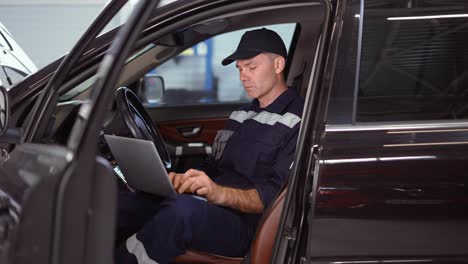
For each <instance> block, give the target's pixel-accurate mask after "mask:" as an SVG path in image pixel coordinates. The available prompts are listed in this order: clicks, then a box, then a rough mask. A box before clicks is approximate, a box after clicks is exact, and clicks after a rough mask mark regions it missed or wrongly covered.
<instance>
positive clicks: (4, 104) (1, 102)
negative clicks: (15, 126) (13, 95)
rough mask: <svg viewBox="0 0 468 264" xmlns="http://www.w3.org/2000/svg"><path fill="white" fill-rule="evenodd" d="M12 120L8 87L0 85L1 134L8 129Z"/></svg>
mask: <svg viewBox="0 0 468 264" xmlns="http://www.w3.org/2000/svg"><path fill="white" fill-rule="evenodd" d="M9 122H10V97H9V96H8V91H7V89H6V88H5V87H4V86H3V85H0V136H1V135H3V134H4V133H5V131H6V130H7V129H8V124H9Z"/></svg>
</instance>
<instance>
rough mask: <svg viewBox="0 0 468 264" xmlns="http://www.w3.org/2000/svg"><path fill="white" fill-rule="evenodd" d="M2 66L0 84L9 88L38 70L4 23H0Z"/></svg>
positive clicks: (0, 61) (0, 64)
mask: <svg viewBox="0 0 468 264" xmlns="http://www.w3.org/2000/svg"><path fill="white" fill-rule="evenodd" d="M0 67H2V71H0V77H1V78H0V81H1V83H0V84H1V85H3V86H5V87H6V88H7V89H9V88H10V87H11V86H13V85H14V84H16V83H18V82H19V81H21V80H23V79H24V78H25V77H26V76H28V75H30V74H32V73H34V72H36V71H37V67H36V65H34V63H33V62H32V60H31V59H30V58H29V56H28V55H27V54H26V52H24V50H23V49H22V48H21V47H20V46H19V45H18V43H16V41H15V40H14V39H13V36H12V35H11V33H10V32H9V31H8V30H7V29H6V27H5V26H4V25H3V24H2V23H0Z"/></svg>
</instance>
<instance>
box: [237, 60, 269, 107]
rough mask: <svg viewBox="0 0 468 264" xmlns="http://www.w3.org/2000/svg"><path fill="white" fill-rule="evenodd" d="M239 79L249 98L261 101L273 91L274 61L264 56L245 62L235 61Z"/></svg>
mask: <svg viewBox="0 0 468 264" xmlns="http://www.w3.org/2000/svg"><path fill="white" fill-rule="evenodd" d="M236 67H237V69H238V70H239V77H240V80H241V82H242V84H243V86H244V89H245V91H246V92H247V94H248V96H249V97H250V98H255V99H258V100H261V99H262V98H263V97H265V96H267V97H268V95H269V93H271V91H272V90H273V88H274V86H275V84H276V82H277V75H276V72H275V67H274V61H273V59H272V58H270V57H269V56H268V55H266V54H263V53H261V54H259V55H257V56H255V57H253V58H250V59H246V60H237V62H236Z"/></svg>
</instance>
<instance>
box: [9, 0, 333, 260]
mask: <svg viewBox="0 0 468 264" xmlns="http://www.w3.org/2000/svg"><path fill="white" fill-rule="evenodd" d="M324 17H325V16H324V11H323V7H322V6H321V5H320V4H319V3H318V2H309V1H303V2H298V3H289V4H283V5H271V6H269V7H258V8H255V7H250V8H245V7H243V8H239V10H237V11H223V12H220V13H218V14H217V15H216V16H213V15H212V14H211V13H210V14H203V15H200V16H193V17H190V16H189V18H187V19H185V20H184V19H181V21H179V23H177V25H174V26H173V27H175V28H176V30H172V31H170V32H168V33H167V34H166V35H165V36H164V37H162V38H159V39H154V38H152V34H153V33H152V32H151V30H152V28H151V26H149V27H147V28H146V29H145V30H144V31H143V33H142V34H141V37H140V39H139V41H138V42H137V47H136V48H135V49H134V52H133V53H132V56H131V57H130V58H128V59H127V61H126V63H125V66H124V69H123V71H122V73H121V74H120V78H119V81H118V85H117V87H115V90H116V91H118V90H117V88H118V87H126V88H127V89H125V90H130V91H132V92H133V93H134V94H136V95H137V96H139V95H140V92H141V89H140V87H141V85H142V83H141V81H142V78H143V77H144V76H145V75H146V74H148V73H149V72H150V71H151V70H153V69H155V68H156V69H157V68H158V66H160V65H164V63H165V62H167V61H169V60H170V59H171V58H174V57H175V56H176V55H178V54H180V53H182V52H184V51H185V50H187V49H189V48H190V47H192V46H194V45H196V44H197V43H200V42H202V41H205V40H207V39H210V38H212V37H215V36H218V35H221V34H224V33H228V32H232V31H236V30H245V29H250V28H255V27H262V26H265V27H268V25H275V24H283V23H294V24H295V30H294V34H293V37H292V41H291V44H290V46H289V47H288V50H289V54H288V58H287V68H286V76H287V83H288V85H290V86H291V87H293V89H296V90H297V91H298V93H299V94H300V95H301V96H303V97H306V94H307V92H308V89H309V87H310V85H311V83H310V81H309V80H311V79H312V78H311V77H312V76H311V75H312V72H313V67H314V63H315V61H314V59H315V57H316V55H317V47H318V44H319V39H320V36H321V31H322V26H323V20H324ZM150 22H151V21H150ZM114 33H115V31H110V32H109V33H107V34H108V35H112V34H114ZM102 38H104V39H105V38H106V34H104V35H103V36H102ZM95 52H96V53H95V54H98V55H96V58H95V59H94V60H88V61H86V60H84V59H83V60H82V62H80V64H79V67H77V69H79V68H81V69H83V70H81V71H79V70H75V71H72V73H71V74H70V76H69V78H68V81H67V82H66V83H65V84H64V85H63V86H62V87H61V88H60V89H59V94H60V98H59V101H58V103H57V107H56V108H55V111H54V115H53V118H52V120H51V121H50V122H49V125H48V129H46V132H45V134H44V136H43V141H44V142H46V143H50V144H57V145H66V143H67V140H68V139H69V137H70V133H71V131H72V127H73V124H74V122H75V120H76V118H77V116H78V113H79V110H80V106H81V105H83V103H85V102H86V100H87V98H89V96H90V93H91V91H92V88H93V86H94V79H95V74H96V70H97V68H98V65H99V63H98V62H99V61H100V59H101V58H102V57H101V56H100V55H102V53H99V52H100V51H99V50H98V51H95ZM88 55H89V54H86V56H88ZM226 55H227V54H226ZM89 61H91V62H89ZM214 63H220V62H214ZM231 67H234V66H232V65H231ZM160 77H161V78H162V79H163V80H164V77H165V76H160ZM42 85H45V82H44V81H42ZM140 99H141V97H140ZM117 101H118V100H117V99H116V100H115V102H114V103H113V104H112V106H111V107H110V109H109V111H108V112H107V113H106V119H105V122H104V123H103V124H102V129H101V131H102V132H101V137H100V141H99V144H100V145H99V155H100V156H101V157H103V158H105V159H107V160H108V161H109V162H110V163H111V164H112V166H113V167H114V172H116V174H117V175H118V172H117V171H118V164H117V162H116V161H115V159H114V158H113V156H112V154H111V153H110V151H109V148H108V146H107V144H106V142H105V140H104V139H103V135H105V134H112V135H118V136H125V137H135V135H134V134H132V133H131V129H129V127H128V124H126V122H125V120H124V118H122V116H121V111H120V109H119V106H118V103H117ZM244 104H245V102H244V101H243V102H236V101H234V102H221V103H219V102H215V103H200V104H188V105H178V106H170V105H161V106H158V105H156V106H148V105H146V107H145V110H146V112H147V113H148V115H149V117H150V119H151V121H152V123H153V124H154V125H155V127H157V129H158V130H159V133H160V134H161V136H162V138H163V139H164V141H165V142H166V147H167V149H168V151H169V153H170V156H171V158H172V161H173V167H172V168H171V170H172V171H176V172H182V171H183V170H184V169H186V168H188V167H190V166H193V165H194V164H196V163H197V162H200V161H201V160H203V159H204V158H206V155H207V152H205V151H202V152H197V151H194V152H192V153H190V152H187V151H185V150H184V152H187V153H188V154H187V155H177V151H178V150H180V146H188V145H191V146H195V147H196V146H202V148H203V149H206V148H205V147H206V146H210V145H211V144H212V143H213V139H214V136H215V134H216V131H217V130H220V129H222V128H223V126H224V123H225V121H226V120H227V119H228V116H229V113H230V112H231V111H233V110H236V109H237V108H238V107H239V106H241V105H244ZM29 107H30V106H28V104H26V103H24V104H21V105H20V106H19V107H17V109H15V110H16V112H17V113H21V114H17V115H16V116H14V117H13V118H14V119H15V122H17V123H22V122H25V120H26V119H27V113H28V111H27V110H28V109H30V108H29ZM193 126H196V127H200V128H201V131H200V132H199V133H197V135H195V136H193V135H190V136H188V137H187V136H184V134H183V133H184V132H186V131H184V128H187V127H188V128H190V129H189V130H190V131H191V128H192V127H193ZM200 144H201V145H200ZM178 147H179V148H178ZM160 153H161V152H160ZM174 161H177V162H174ZM118 182H119V188H120V190H125V189H126V186H125V184H124V183H123V182H122V181H120V180H119V181H118ZM102 184H104V183H102ZM286 190H287V188H286V187H285V188H283V190H282V192H281V193H280V194H279V195H278V197H277V199H276V201H275V202H274V203H273V204H272V206H270V208H268V210H266V212H265V213H264V216H263V218H262V223H261V224H260V225H259V228H258V230H257V235H256V237H255V239H254V242H253V243H252V247H251V253H250V254H249V257H250V258H251V260H252V261H253V262H254V263H266V261H267V260H268V259H269V257H270V256H271V252H272V248H273V243H274V240H275V236H276V232H275V230H277V227H278V224H279V219H280V215H281V209H282V206H283V204H282V202H283V199H284V197H285V193H286ZM108 217H111V216H108ZM95 243H97V242H95ZM240 261H241V259H240V258H227V257H222V256H216V255H211V254H207V253H203V252H197V251H193V250H189V251H187V252H186V254H185V255H183V256H180V257H178V258H177V259H176V262H177V263H240Z"/></svg>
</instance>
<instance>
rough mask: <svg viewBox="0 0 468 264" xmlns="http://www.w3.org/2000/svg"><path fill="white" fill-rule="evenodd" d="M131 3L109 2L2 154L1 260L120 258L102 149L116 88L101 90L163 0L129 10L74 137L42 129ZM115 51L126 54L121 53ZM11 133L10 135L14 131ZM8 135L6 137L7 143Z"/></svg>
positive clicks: (92, 260)
mask: <svg viewBox="0 0 468 264" xmlns="http://www.w3.org/2000/svg"><path fill="white" fill-rule="evenodd" d="M125 3H126V1H118V0H117V1H112V2H110V3H109V4H108V5H107V6H106V7H105V8H104V9H103V11H102V12H101V14H100V15H99V16H98V17H97V18H96V20H95V22H94V23H93V24H92V26H91V27H90V28H89V29H88V30H87V31H86V33H85V34H84V36H83V37H82V38H81V39H80V41H79V42H78V43H77V45H76V46H75V47H74V48H73V50H72V51H71V52H70V54H69V55H68V57H67V59H65V60H64V61H63V63H62V64H61V66H60V67H59V68H58V69H57V73H56V75H55V76H54V77H53V78H52V81H51V82H50V83H49V85H48V86H47V87H46V88H45V90H43V91H42V94H41V96H40V97H39V98H38V100H36V105H35V108H34V109H33V110H34V111H33V112H32V113H31V114H32V115H33V116H34V118H32V119H30V121H31V122H30V123H29V124H28V125H26V126H25V127H24V128H25V134H24V135H23V138H22V141H21V142H19V143H18V144H17V145H16V146H15V148H14V150H13V151H11V152H10V153H5V155H4V156H3V157H2V159H1V160H0V175H1V176H0V200H1V211H0V212H1V213H0V224H1V230H2V238H1V240H0V249H1V250H0V260H1V261H2V263H31V262H35V263H112V261H113V233H114V228H113V227H114V221H115V219H114V214H115V204H116V202H115V197H116V190H117V188H116V182H115V177H113V175H112V170H111V168H110V165H109V163H108V162H107V161H105V160H103V159H102V158H100V157H98V155H97V146H98V144H97V143H98V131H99V128H100V124H101V123H102V117H103V114H104V113H105V108H106V106H104V105H105V104H106V99H107V100H108V101H107V105H108V104H109V102H110V98H111V96H104V97H103V98H104V100H99V98H102V97H100V93H101V92H104V93H105V92H106V89H105V88H106V87H104V89H102V88H103V84H108V85H110V86H111V87H112V86H114V85H115V82H116V79H117V77H116V75H112V74H109V73H112V72H113V71H112V70H115V71H119V70H120V68H121V67H122V65H123V62H124V60H125V57H126V56H128V52H129V50H130V48H129V46H130V47H131V46H132V45H133V44H134V42H135V39H136V37H137V34H138V31H139V30H141V27H142V23H143V22H144V21H145V20H146V19H147V18H148V17H149V14H150V11H151V10H152V9H153V8H154V7H155V6H156V5H157V4H158V1H149V0H148V1H142V2H140V3H139V4H138V5H137V6H136V8H135V11H134V13H133V14H132V15H130V18H129V21H128V22H127V23H126V26H125V27H126V29H124V30H122V32H121V33H120V34H118V35H117V36H116V38H115V39H114V42H113V45H112V46H111V49H110V50H109V53H107V55H106V59H105V61H108V62H110V63H109V64H103V65H102V67H100V71H99V72H100V73H101V75H100V78H97V80H96V83H97V84H96V87H97V90H96V91H94V94H93V96H91V98H89V100H88V101H87V104H85V105H83V107H82V108H81V111H82V112H81V114H80V117H81V118H78V119H76V120H75V121H77V122H76V125H75V126H74V129H73V131H72V133H71V134H70V138H69V141H68V142H67V144H66V145H59V144H53V143H51V142H46V143H44V142H43V141H42V135H41V133H43V131H44V127H47V124H48V123H49V122H48V121H49V120H50V119H51V118H50V115H51V109H55V108H56V106H57V98H58V94H57V90H58V88H59V87H61V85H63V83H62V81H63V80H64V79H65V77H66V76H67V75H68V74H69V72H70V70H72V69H73V66H75V65H76V62H77V61H78V59H79V58H80V57H81V56H82V53H83V52H84V51H85V50H86V48H87V46H88V45H89V43H90V42H91V41H92V40H93V39H94V38H96V36H97V35H98V34H99V32H101V31H102V30H103V28H104V27H105V26H106V24H107V23H108V22H109V21H110V20H111V18H112V17H113V16H114V15H115V14H116V13H117V12H118V10H119V9H120V8H121V7H122V6H123V5H124V4H125ZM131 29H133V30H134V31H132V30H131ZM112 51H115V52H117V54H121V56H122V58H120V57H119V56H114V55H113V53H112ZM101 78H102V79H101ZM113 82H114V84H113ZM107 88H108V87H107ZM112 92H113V91H112V88H110V89H108V90H107V93H108V94H112ZM96 106H97V107H98V108H99V107H102V108H104V109H100V110H99V109H96V108H95V107H96ZM43 120H45V122H44V121H43ZM15 132H18V131H15ZM18 133H19V132H18ZM5 135H6V139H8V137H9V136H8V131H7V133H5V134H4V136H5ZM4 139H5V138H4V137H2V138H1V140H2V143H5V141H4ZM9 143H11V142H9Z"/></svg>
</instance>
